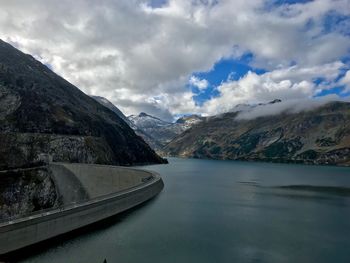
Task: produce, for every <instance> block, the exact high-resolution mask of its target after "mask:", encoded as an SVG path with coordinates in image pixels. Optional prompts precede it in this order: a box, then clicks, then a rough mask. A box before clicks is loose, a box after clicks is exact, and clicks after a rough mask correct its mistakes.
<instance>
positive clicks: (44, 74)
mask: <svg viewBox="0 0 350 263" xmlns="http://www.w3.org/2000/svg"><path fill="white" fill-rule="evenodd" d="M0 151H1V152H0V170H1V169H6V168H13V167H21V166H28V165H31V164H32V163H36V162H38V161H39V158H38V156H39V155H40V154H41V153H49V154H50V155H52V157H53V160H54V161H67V162H89V163H101V164H115V165H132V164H137V163H162V162H163V159H162V158H160V157H159V156H158V155H157V154H156V153H155V152H154V151H153V150H152V149H151V148H150V147H149V146H148V145H147V144H146V143H145V142H144V140H143V139H142V138H140V137H139V136H137V135H136V134H135V133H134V131H133V130H132V129H131V128H130V127H129V126H128V125H127V124H126V123H125V122H124V121H123V120H122V119H121V118H120V117H118V116H117V115H116V114H115V113H114V112H112V111H111V110H110V109H108V108H106V107H104V106H102V105H101V104H99V103H98V102H96V101H95V100H94V99H92V98H90V97H89V96H87V95H85V94H84V93H83V92H81V91H80V90H79V89H78V88H76V87H75V86H73V85H72V84H70V83H69V82H67V81H66V80H64V79H63V78H61V77H59V76H58V75H56V74H55V73H53V72H52V71H51V70H50V69H49V68H47V67H46V66H45V65H43V64H41V63H40V62H38V61H36V60H35V59H34V58H33V57H31V56H30V55H26V54H23V53H22V52H20V51H18V50H16V49H15V48H13V47H12V46H10V45H9V44H7V43H5V42H3V41H1V40H0Z"/></svg>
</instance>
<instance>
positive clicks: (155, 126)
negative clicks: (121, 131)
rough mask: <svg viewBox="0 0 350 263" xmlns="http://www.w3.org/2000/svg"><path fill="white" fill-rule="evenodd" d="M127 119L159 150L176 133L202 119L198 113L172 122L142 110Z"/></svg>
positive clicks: (137, 131) (138, 132) (136, 130)
mask: <svg viewBox="0 0 350 263" xmlns="http://www.w3.org/2000/svg"><path fill="white" fill-rule="evenodd" d="M128 119H129V121H130V122H131V123H132V125H131V127H133V128H134V129H135V132H136V133H137V134H139V135H140V136H141V137H142V138H143V139H144V140H145V141H146V142H147V143H148V144H149V145H151V146H152V147H153V148H154V149H155V150H157V151H159V152H161V149H162V148H163V147H164V146H165V145H166V144H167V143H169V142H170V141H171V140H172V139H173V138H175V137H176V136H177V135H179V134H181V133H182V132H184V131H185V130H187V129H189V128H190V127H192V126H193V125H195V124H197V123H199V122H201V121H202V120H204V118H203V117H200V116H198V115H190V116H186V117H182V118H179V119H178V120H177V121H176V122H175V123H172V122H167V121H164V120H161V119H159V118H157V117H154V116H152V115H149V114H147V113H144V112H141V113H140V114H139V115H131V116H129V117H128Z"/></svg>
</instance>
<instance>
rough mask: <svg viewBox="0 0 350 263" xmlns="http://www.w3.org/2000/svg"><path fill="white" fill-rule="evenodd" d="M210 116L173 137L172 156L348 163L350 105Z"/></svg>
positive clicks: (169, 150)
mask: <svg viewBox="0 0 350 263" xmlns="http://www.w3.org/2000/svg"><path fill="white" fill-rule="evenodd" d="M238 114H239V112H231V113H226V114H222V115H220V116H214V117H210V118H208V119H207V120H206V121H204V122H201V123H199V124H197V125H195V126H193V127H192V128H191V129H189V130H187V131H185V132H184V133H183V134H181V135H179V136H178V137H176V138H175V139H174V140H172V141H171V142H170V143H169V144H168V145H167V146H166V147H165V149H164V152H165V154H166V155H168V156H181V157H194V158H211V159H229V160H259V161H273V162H296V163H311V164H336V165H350V103H347V102H330V103H328V104H325V105H323V106H320V107H318V108H315V109H313V110H309V111H302V112H299V113H287V112H283V113H281V114H279V115H273V116H263V117H258V118H254V119H239V118H237V115H238Z"/></svg>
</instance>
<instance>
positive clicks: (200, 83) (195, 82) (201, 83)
mask: <svg viewBox="0 0 350 263" xmlns="http://www.w3.org/2000/svg"><path fill="white" fill-rule="evenodd" d="M189 83H190V84H191V85H192V86H195V87H197V88H198V89H199V90H200V91H201V90H205V89H206V88H208V86H209V82H208V81H207V80H206V79H199V78H197V77H196V76H191V78H190V80H189Z"/></svg>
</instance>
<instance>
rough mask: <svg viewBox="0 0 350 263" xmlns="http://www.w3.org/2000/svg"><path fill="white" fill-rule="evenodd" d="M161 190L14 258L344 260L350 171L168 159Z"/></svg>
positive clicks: (349, 245)
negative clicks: (99, 223) (128, 208)
mask: <svg viewBox="0 0 350 263" xmlns="http://www.w3.org/2000/svg"><path fill="white" fill-rule="evenodd" d="M143 168H145V169H149V170H153V171H157V172H159V173H160V174H161V175H162V177H163V180H164V183H165V188H164V190H163V192H162V193H160V195H159V196H158V197H156V198H155V199H153V200H151V201H150V202H148V203H146V204H144V205H142V206H140V207H138V208H137V209H134V210H133V211H131V212H129V213H126V214H124V215H122V216H121V217H117V218H116V219H115V220H114V222H112V223H111V222H108V224H107V223H106V225H105V226H102V227H99V228H94V229H93V230H92V231H85V232H84V233H83V234H81V235H78V236H76V237H73V238H70V239H66V240H64V241H62V242H58V243H57V242H56V243H55V244H52V245H50V246H49V247H48V248H46V249H45V250H42V251H41V252H40V253H38V254H35V255H32V256H30V257H29V258H26V259H25V260H23V261H22V262H45V263H47V262H55V263H56V262H57V263H61V262H65V263H102V262H103V261H104V259H106V260H107V262H108V263H114V262H120V263H134V262H135V263H136V262H145V263H146V262H152V263H157V262H165V263H172V262H200V263H205V262H279V263H280V262H293V263H294V262H350V168H340V167H327V166H305V165H291V164H268V163H253V162H235V161H212V160H194V159H177V158H170V159H169V164H168V165H153V166H146V167H143Z"/></svg>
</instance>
